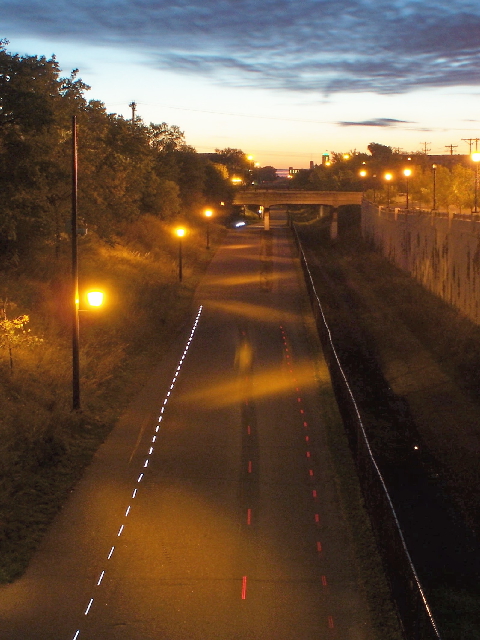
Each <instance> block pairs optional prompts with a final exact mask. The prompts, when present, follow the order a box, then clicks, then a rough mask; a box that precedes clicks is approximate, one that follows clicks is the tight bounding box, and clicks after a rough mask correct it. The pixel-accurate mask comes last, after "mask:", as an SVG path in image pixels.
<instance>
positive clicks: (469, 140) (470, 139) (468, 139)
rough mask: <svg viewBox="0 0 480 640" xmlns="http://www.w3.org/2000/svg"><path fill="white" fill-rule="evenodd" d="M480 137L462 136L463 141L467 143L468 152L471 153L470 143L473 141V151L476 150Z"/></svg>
mask: <svg viewBox="0 0 480 640" xmlns="http://www.w3.org/2000/svg"><path fill="white" fill-rule="evenodd" d="M479 140H480V138H462V141H463V142H468V145H469V153H470V154H471V153H472V145H473V143H474V142H475V151H478V141H479Z"/></svg>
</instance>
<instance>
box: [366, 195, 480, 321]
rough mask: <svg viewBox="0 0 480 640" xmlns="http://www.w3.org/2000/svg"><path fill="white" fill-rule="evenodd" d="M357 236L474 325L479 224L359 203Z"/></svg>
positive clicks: (479, 286) (478, 316) (479, 303)
mask: <svg viewBox="0 0 480 640" xmlns="http://www.w3.org/2000/svg"><path fill="white" fill-rule="evenodd" d="M362 235H363V237H364V238H365V239H366V240H369V241H371V242H373V244H374V245H375V247H376V248H377V249H378V250H380V251H381V252H382V253H383V255H384V256H385V257H387V258H388V259H389V260H391V261H392V262H394V263H395V264H396V265H397V266H399V267H400V268H402V269H404V270H405V271H407V272H408V273H410V274H411V275H412V276H413V277H414V278H416V279H417V280H418V281H419V282H421V283H422V284H423V285H424V286H425V287H426V288H428V289H429V290H430V291H432V292H433V293H435V294H437V295H438V296H440V297H441V298H443V299H444V300H445V301H447V302H449V303H450V304H452V305H454V306H455V307H457V308H458V309H459V310H460V311H461V312H462V313H464V314H465V315H466V316H468V317H469V318H470V319H471V320H473V321H474V322H475V323H477V324H480V221H479V220H473V219H472V216H453V215H450V216H449V215H448V214H438V213H436V214H431V213H430V212H421V211H416V212H413V211H409V212H408V213H405V210H403V209H397V210H392V209H390V210H386V209H385V208H382V207H377V206H375V205H373V204H372V203H370V202H366V201H364V202H363V204H362Z"/></svg>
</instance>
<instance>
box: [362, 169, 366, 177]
mask: <svg viewBox="0 0 480 640" xmlns="http://www.w3.org/2000/svg"><path fill="white" fill-rule="evenodd" d="M360 175H361V176H362V178H365V176H366V175H367V172H366V171H365V169H362V170H361V171H360Z"/></svg>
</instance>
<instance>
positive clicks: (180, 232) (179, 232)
mask: <svg viewBox="0 0 480 640" xmlns="http://www.w3.org/2000/svg"><path fill="white" fill-rule="evenodd" d="M175 233H176V235H177V237H178V238H183V237H184V236H185V234H186V230H185V229H184V228H183V227H178V229H175Z"/></svg>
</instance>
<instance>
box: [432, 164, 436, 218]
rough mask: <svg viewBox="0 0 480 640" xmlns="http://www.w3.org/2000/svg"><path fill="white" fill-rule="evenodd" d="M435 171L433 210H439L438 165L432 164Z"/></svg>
mask: <svg viewBox="0 0 480 640" xmlns="http://www.w3.org/2000/svg"><path fill="white" fill-rule="evenodd" d="M432 171H433V209H432V211H436V210H437V165H436V164H432Z"/></svg>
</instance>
